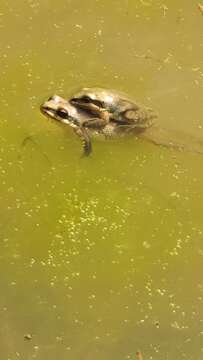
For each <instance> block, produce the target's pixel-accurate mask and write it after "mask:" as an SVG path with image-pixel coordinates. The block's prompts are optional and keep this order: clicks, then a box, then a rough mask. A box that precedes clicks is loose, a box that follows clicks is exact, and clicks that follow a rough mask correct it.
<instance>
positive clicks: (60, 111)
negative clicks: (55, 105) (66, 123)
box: [56, 108, 68, 119]
mask: <svg viewBox="0 0 203 360" xmlns="http://www.w3.org/2000/svg"><path fill="white" fill-rule="evenodd" d="M56 114H57V115H58V116H60V117H61V118H62V119H67V118H68V111H67V110H66V109H62V108H61V109H58V110H57V111H56Z"/></svg>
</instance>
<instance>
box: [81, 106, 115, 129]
mask: <svg viewBox="0 0 203 360" xmlns="http://www.w3.org/2000/svg"><path fill="white" fill-rule="evenodd" d="M98 115H99V117H93V118H89V119H88V120H85V121H84V122H83V124H82V126H83V127H87V128H91V129H98V130H100V129H103V128H104V127H105V126H106V125H107V124H108V123H109V120H110V115H109V113H108V112H107V111H106V110H100V111H99V114H98Z"/></svg>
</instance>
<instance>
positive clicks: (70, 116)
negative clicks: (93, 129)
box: [40, 95, 92, 156]
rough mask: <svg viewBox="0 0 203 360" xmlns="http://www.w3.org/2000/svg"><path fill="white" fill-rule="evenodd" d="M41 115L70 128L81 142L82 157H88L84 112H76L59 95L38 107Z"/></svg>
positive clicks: (89, 142)
mask: <svg viewBox="0 0 203 360" xmlns="http://www.w3.org/2000/svg"><path fill="white" fill-rule="evenodd" d="M40 110H41V113H42V114H43V115H45V116H47V117H48V118H51V119H54V120H56V121H58V122H59V123H60V124H64V125H68V126H70V127H71V128H72V129H73V131H74V132H75V134H76V135H77V136H78V137H79V138H80V139H81V140H82V144H83V155H85V156H88V155H89V154H90V153H91V152H92V145H91V141H90V136H89V132H88V130H87V129H86V128H85V127H84V126H83V123H84V122H85V121H87V120H88V119H89V117H90V116H89V114H88V115H87V114H86V113H85V112H84V111H80V110H78V109H77V108H76V107H74V106H73V105H71V104H70V102H69V101H68V100H66V99H64V98H63V97H61V96H59V95H53V96H50V97H49V98H48V100H46V101H45V102H43V103H42V104H41V105H40Z"/></svg>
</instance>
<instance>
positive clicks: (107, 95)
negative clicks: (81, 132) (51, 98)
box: [70, 88, 157, 132]
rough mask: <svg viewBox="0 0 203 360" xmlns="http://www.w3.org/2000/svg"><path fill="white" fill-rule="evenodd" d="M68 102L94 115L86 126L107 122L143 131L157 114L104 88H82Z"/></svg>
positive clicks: (105, 123) (97, 125) (93, 126)
mask: <svg viewBox="0 0 203 360" xmlns="http://www.w3.org/2000/svg"><path fill="white" fill-rule="evenodd" d="M70 103H71V104H72V105H74V106H75V107H77V108H78V109H82V110H85V111H86V112H87V113H89V114H91V115H94V117H95V118H94V119H93V120H92V119H91V120H90V121H88V122H86V123H85V126H86V127H89V128H90V127H91V128H95V127H105V126H106V125H107V124H108V123H109V122H114V123H116V124H117V125H123V129H124V126H126V127H129V129H131V130H132V129H134V130H135V129H136V130H137V132H142V131H145V129H147V128H149V127H150V126H152V124H153V122H154V119H155V118H156V117H157V114H156V113H155V112H154V111H153V110H152V109H149V108H146V107H144V106H143V105H140V104H138V103H137V102H135V101H132V100H131V99H129V98H128V97H127V96H126V95H125V94H122V93H120V92H118V91H115V90H109V89H104V88H83V89H81V90H80V91H79V92H76V93H75V94H74V95H73V96H72V97H71V98H70Z"/></svg>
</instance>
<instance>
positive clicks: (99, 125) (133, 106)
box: [40, 88, 203, 156]
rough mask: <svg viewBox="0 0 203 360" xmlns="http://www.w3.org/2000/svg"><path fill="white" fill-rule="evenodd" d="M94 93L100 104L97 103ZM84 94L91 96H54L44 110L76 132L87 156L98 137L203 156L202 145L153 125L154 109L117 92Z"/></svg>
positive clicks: (194, 140) (45, 104)
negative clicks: (136, 140)
mask: <svg viewBox="0 0 203 360" xmlns="http://www.w3.org/2000/svg"><path fill="white" fill-rule="evenodd" d="M85 89H89V88H85ZM93 89H95V96H96V100H94V99H93V95H94V90H93ZM84 91H85V94H87V92H86V90H84V89H83V90H82V91H81V92H79V93H77V94H76V95H74V96H72V97H70V98H63V97H61V96H58V95H53V96H51V97H49V98H48V100H46V101H45V102H44V103H42V104H41V106H40V110H41V112H42V114H43V115H45V116H47V117H48V118H51V119H54V120H56V121H57V122H58V123H60V124H65V125H68V126H70V127H71V128H73V130H74V132H75V134H76V135H77V136H78V137H79V138H80V139H81V140H82V143H83V156H89V155H90V154H91V153H92V141H91V138H92V137H93V136H95V135H97V136H98V135H102V136H103V137H104V138H105V139H110V138H115V137H123V136H126V135H135V136H136V137H139V138H141V139H144V140H147V141H149V142H151V143H153V144H154V145H159V146H163V147H166V148H172V149H178V150H187V151H190V152H196V153H199V154H202V153H203V142H202V141H196V139H194V138H192V137H191V136H190V135H189V136H188V135H185V134H180V133H178V132H173V131H172V132H171V131H168V130H165V129H162V128H161V127H159V126H158V125H157V124H156V123H155V122H154V121H153V120H154V118H155V117H157V115H156V114H155V113H154V112H153V111H152V110H151V109H146V108H145V107H142V106H140V105H137V103H135V102H133V101H130V100H127V98H126V97H123V96H122V97H120V96H121V95H120V94H119V93H117V92H116V91H113V90H109V92H108V91H107V90H105V91H103V89H100V90H99V89H98V88H91V97H89V95H88V100H84V98H83V96H86V95H84ZM79 94H81V95H79ZM82 94H83V95H82ZM88 94H90V92H89V90H88ZM108 94H109V95H108ZM100 95H101V96H100ZM108 96H109V97H108ZM81 98H82V100H81ZM92 99H93V100H94V101H92ZM85 101H86V103H85ZM84 104H85V105H84Z"/></svg>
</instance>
